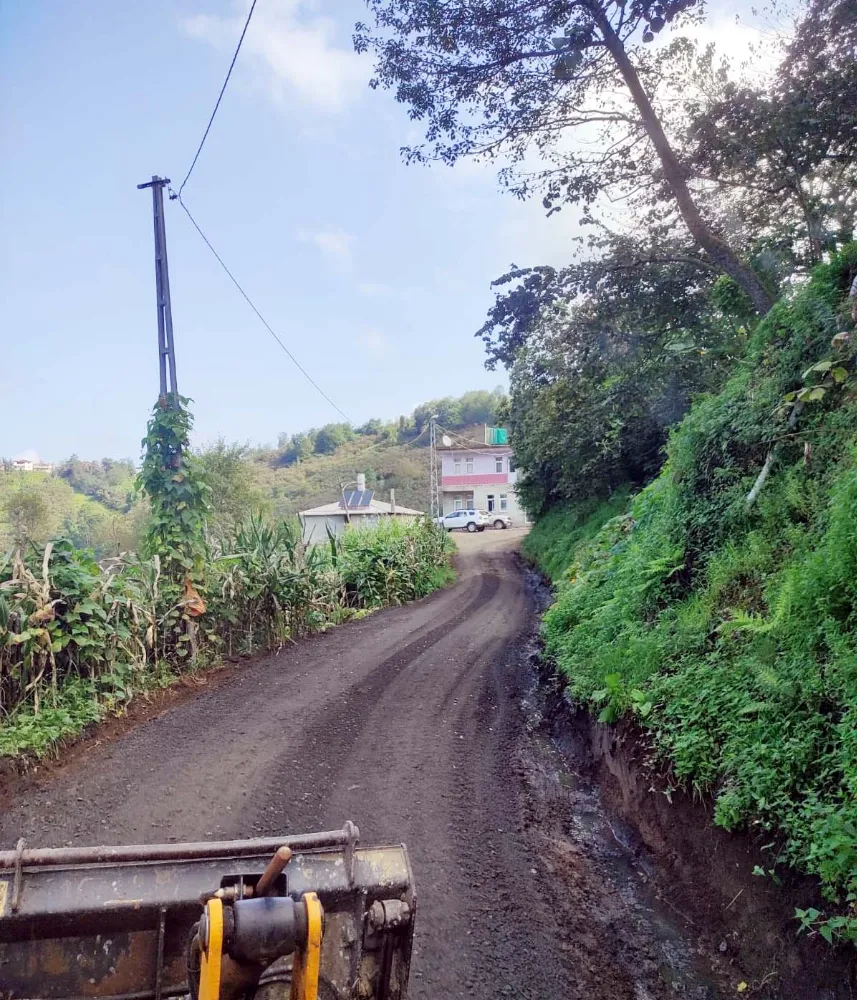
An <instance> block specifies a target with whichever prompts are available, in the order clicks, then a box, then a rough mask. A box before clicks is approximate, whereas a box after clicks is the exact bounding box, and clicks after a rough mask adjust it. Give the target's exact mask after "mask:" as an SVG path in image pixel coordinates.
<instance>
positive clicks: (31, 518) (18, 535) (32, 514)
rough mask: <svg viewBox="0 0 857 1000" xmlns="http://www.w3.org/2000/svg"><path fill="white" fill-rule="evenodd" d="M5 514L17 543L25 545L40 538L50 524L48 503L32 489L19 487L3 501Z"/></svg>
mask: <svg viewBox="0 0 857 1000" xmlns="http://www.w3.org/2000/svg"><path fill="white" fill-rule="evenodd" d="M2 509H3V514H4V515H5V516H6V518H7V519H8V521H9V523H10V524H11V526H12V532H13V534H14V538H15V541H16V543H17V544H18V545H23V544H25V542H27V541H28V540H29V539H31V538H36V539H37V538H39V537H40V536H41V535H42V534H43V533H44V532H45V530H46V529H47V526H48V524H49V523H50V510H49V508H48V504H47V501H46V500H45V498H44V497H43V496H42V495H41V493H39V492H38V491H37V490H35V489H33V488H32V487H30V488H27V487H25V486H21V487H19V488H18V489H17V490H15V491H14V492H11V493H9V494H7V495H6V497H5V498H4V500H3V508H2Z"/></svg>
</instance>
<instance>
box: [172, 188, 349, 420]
mask: <svg viewBox="0 0 857 1000" xmlns="http://www.w3.org/2000/svg"><path fill="white" fill-rule="evenodd" d="M172 197H173V198H178V203H179V204H180V205H181V207H182V208H183V209H184V211H185V214H186V215H187V217H188V218H189V219H190V221H191V225H192V226H193V228H194V229H195V230H196V231H197V232H198V233H199V235H200V236H201V237H202V239H203V241H204V243H205V245H206V246H207V247H208V249H209V250H210V251H211V252H212V253H213V254H214V256H215V258H216V259H217V263H218V264H220V266H221V267H222V268H223V270H224V271H225V272H226V274H227V275H228V276H229V280H230V281H231V282H232V284H233V285H235V287H236V288H237V289H238V291H239V292H240V293H241V295H242V296H243V297H244V301H245V302H246V303H247V305H248V306H250V308H251V309H252V310H253V312H254V313H256V315H257V316H258V317H259V319H260V320H261V321H262V323H263V324H264V326H265V329H266V330H267V331H268V333H270V334H271V336H272V337H273V338H274V340H276V342H277V343H278V344H279V345H280V347H282V349H283V350H284V351H285V352H286V354H287V355H288V357H289V358H290V359H291V361H292V364H294V366H295V367H296V368H297V369H298V371H299V372H300V373H301V374H302V375H303V376H304V378H305V379H306V380H307V382H309V384H310V385H311V386H312V387H313V388H314V389H315V390H316V391H317V392H318V393H319V395H320V396H321V397H322V398H323V399H326V400H327V402H328V403H330V405H331V406H332V407H333V408H334V410H336V412H337V413H338V414H340V416H342V417H344V418H345V421H346V423H349V424H352V421H351V419H350V417H349V416H348V414H347V413H345V412H344V411H343V410H341V409H340V408H339V407H338V406H337V405H336V403H334V401H333V400H332V399H331V398H330V396H328V394H327V393H326V392H325V391H324V389H322V387H321V386H320V385H319V384H318V382H316V380H315V379H314V378H313V377H312V375H310V373H309V372H308V371H307V370H306V368H304V366H303V365H302V364H301V363H300V361H298V359H297V358H296V357H295V356H294V354H292V352H291V351H290V350H289V349H288V347H286V345H285V344H284V343H283V342H282V340H280V338H279V337H278V336H277V334H276V333H275V332H274V330H273V327H272V326H271V324H270V323H269V322H268V321H267V320H266V319H265V317H264V316H263V315H262V314H261V313H260V312H259V310H258V309H257V308H256V306H255V305H254V304H253V301H252V299H251V298H250V296H249V295H248V294H247V293H246V292H245V291H244V289H243V288H242V287H241V285H240V284H239V282H238V279H237V278H236V277H235V275H234V274H233V273H232V272H231V271H230V270H229V268H228V267H227V266H226V264H225V263H224V261H223V258H222V257H221V256H220V254H219V253H218V252H217V251H216V250H215V249H214V247H213V246H212V244H211V241H210V240H209V238H208V237H207V236H206V235H205V233H204V232H203V231H202V230H201V229H200V227H199V224H198V223H197V221H196V219H195V218H194V217H193V216H192V215H191V213H190V209H189V208H188V207H187V205H185V203H184V202H183V201H182V199H181V190H180V191H179V193H178V195H172ZM352 426H353V424H352Z"/></svg>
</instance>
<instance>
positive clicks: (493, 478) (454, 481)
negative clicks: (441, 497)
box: [440, 472, 515, 490]
mask: <svg viewBox="0 0 857 1000" xmlns="http://www.w3.org/2000/svg"><path fill="white" fill-rule="evenodd" d="M514 481H515V476H514V474H513V475H511V476H510V474H509V473H508V472H473V473H470V474H469V475H463V476H441V480H440V484H441V488H442V489H444V490H467V489H472V488H473V487H474V486H508V485H510V484H511V483H513V482H514Z"/></svg>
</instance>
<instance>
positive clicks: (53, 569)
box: [0, 518, 451, 754]
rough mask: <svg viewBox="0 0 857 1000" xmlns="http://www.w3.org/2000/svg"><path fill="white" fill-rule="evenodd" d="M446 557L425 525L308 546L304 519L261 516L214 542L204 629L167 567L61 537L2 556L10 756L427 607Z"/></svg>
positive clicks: (2, 650) (3, 723) (0, 702)
mask: <svg viewBox="0 0 857 1000" xmlns="http://www.w3.org/2000/svg"><path fill="white" fill-rule="evenodd" d="M449 553H450V548H449V543H448V540H447V538H446V536H445V535H444V533H442V532H439V531H437V530H436V529H435V528H434V527H433V526H432V525H431V524H429V523H428V522H425V521H420V522H414V523H410V524H402V523H398V522H397V523H392V522H382V523H381V524H380V525H378V526H377V527H375V528H361V529H355V530H349V531H347V532H346V533H345V535H344V536H343V537H342V538H340V539H331V541H330V544H328V545H318V546H311V547H307V546H305V545H304V544H303V542H302V541H301V527H300V525H299V523H298V522H297V521H286V522H280V523H278V524H268V523H266V522H264V521H263V520H261V519H258V518H254V519H252V520H250V521H249V522H247V523H246V524H243V525H239V526H238V527H236V528H235V530H234V531H233V532H231V533H230V534H228V535H227V536H226V537H224V538H222V539H220V540H218V541H217V542H216V543H215V544H213V545H212V556H211V561H210V564H209V565H208V566H207V567H206V573H205V585H204V586H203V587H201V594H202V597H203V598H204V600H205V601H206V603H207V611H206V613H205V614H204V615H202V616H201V617H199V618H198V619H196V621H197V628H196V629H188V628H187V620H188V609H189V605H188V603H187V595H186V594H185V593H184V592H183V590H182V589H181V587H180V586H179V585H178V584H177V583H176V582H174V581H173V580H170V579H168V578H167V577H166V576H165V575H164V574H162V572H161V566H160V563H159V560H158V559H157V557H154V558H151V559H141V558H139V557H138V556H136V555H134V554H127V555H124V556H121V557H118V558H116V559H112V560H108V561H105V562H103V563H98V562H96V560H95V559H94V557H93V556H92V554H91V553H89V552H87V551H81V550H78V549H76V548H75V547H74V546H73V545H72V544H71V543H70V542H69V541H67V540H63V539H58V540H55V541H53V542H50V543H48V544H47V545H45V546H35V545H32V544H30V545H28V547H27V548H26V549H25V550H20V549H19V550H15V551H13V552H9V553H7V554H6V555H0V753H5V754H15V753H21V752H24V751H31V752H34V753H36V754H44V753H46V752H49V751H50V749H51V748H52V747H53V746H54V745H55V744H56V742H57V740H59V739H60V738H62V737H63V736H66V735H69V734H70V733H73V732H76V731H79V730H80V729H81V728H83V727H84V726H85V725H87V724H88V723H90V722H92V721H94V720H96V719H98V718H100V717H101V716H102V715H103V714H104V713H105V712H106V711H109V710H111V709H116V708H121V707H122V706H123V705H125V704H127V702H128V701H130V700H131V698H132V697H134V695H135V694H136V693H138V692H139V691H140V690H142V689H145V688H147V687H151V686H152V685H155V684H166V683H169V682H170V681H171V680H172V679H173V678H174V677H175V676H176V675H178V674H180V673H181V672H182V671H184V670H188V669H193V670H196V669H200V668H201V667H203V666H205V665H207V664H210V663H212V662H214V661H217V660H218V659H220V658H222V657H223V656H235V655H241V654H250V653H254V652H257V651H260V650H274V649H278V648H280V647H281V646H282V645H283V644H284V643H286V642H288V641H290V640H293V639H295V638H298V637H299V636H302V635H305V634H307V633H310V632H313V631H316V630H318V629H321V628H324V627H326V626H328V625H330V624H336V623H338V622H341V621H343V620H345V619H347V618H348V617H351V616H353V615H354V614H355V613H357V612H359V611H360V610H364V609H367V608H375V607H381V606H383V605H387V604H401V603H403V602H405V601H409V600H413V599H414V598H416V597H421V596H423V595H425V594H427V593H429V592H430V591H431V590H432V589H434V588H435V587H437V586H439V585H441V584H442V583H444V582H445V580H446V579H447V578H448V574H449V573H450V572H451V571H450V569H449V562H450V558H449Z"/></svg>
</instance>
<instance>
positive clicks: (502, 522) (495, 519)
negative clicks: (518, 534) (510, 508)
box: [482, 510, 512, 530]
mask: <svg viewBox="0 0 857 1000" xmlns="http://www.w3.org/2000/svg"><path fill="white" fill-rule="evenodd" d="M482 513H483V514H484V515H485V516H486V517H487V518H488V520H489V522H490V523H491V524H493V525H494V527H495V528H497V529H498V530H500V529H501V528H503V529H505V528H511V527H512V518H511V517H509V515H508V514H504V513H503V512H502V511H496V510H495V511H494V512H493V513H492V512H491V511H487V510H484V511H482Z"/></svg>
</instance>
